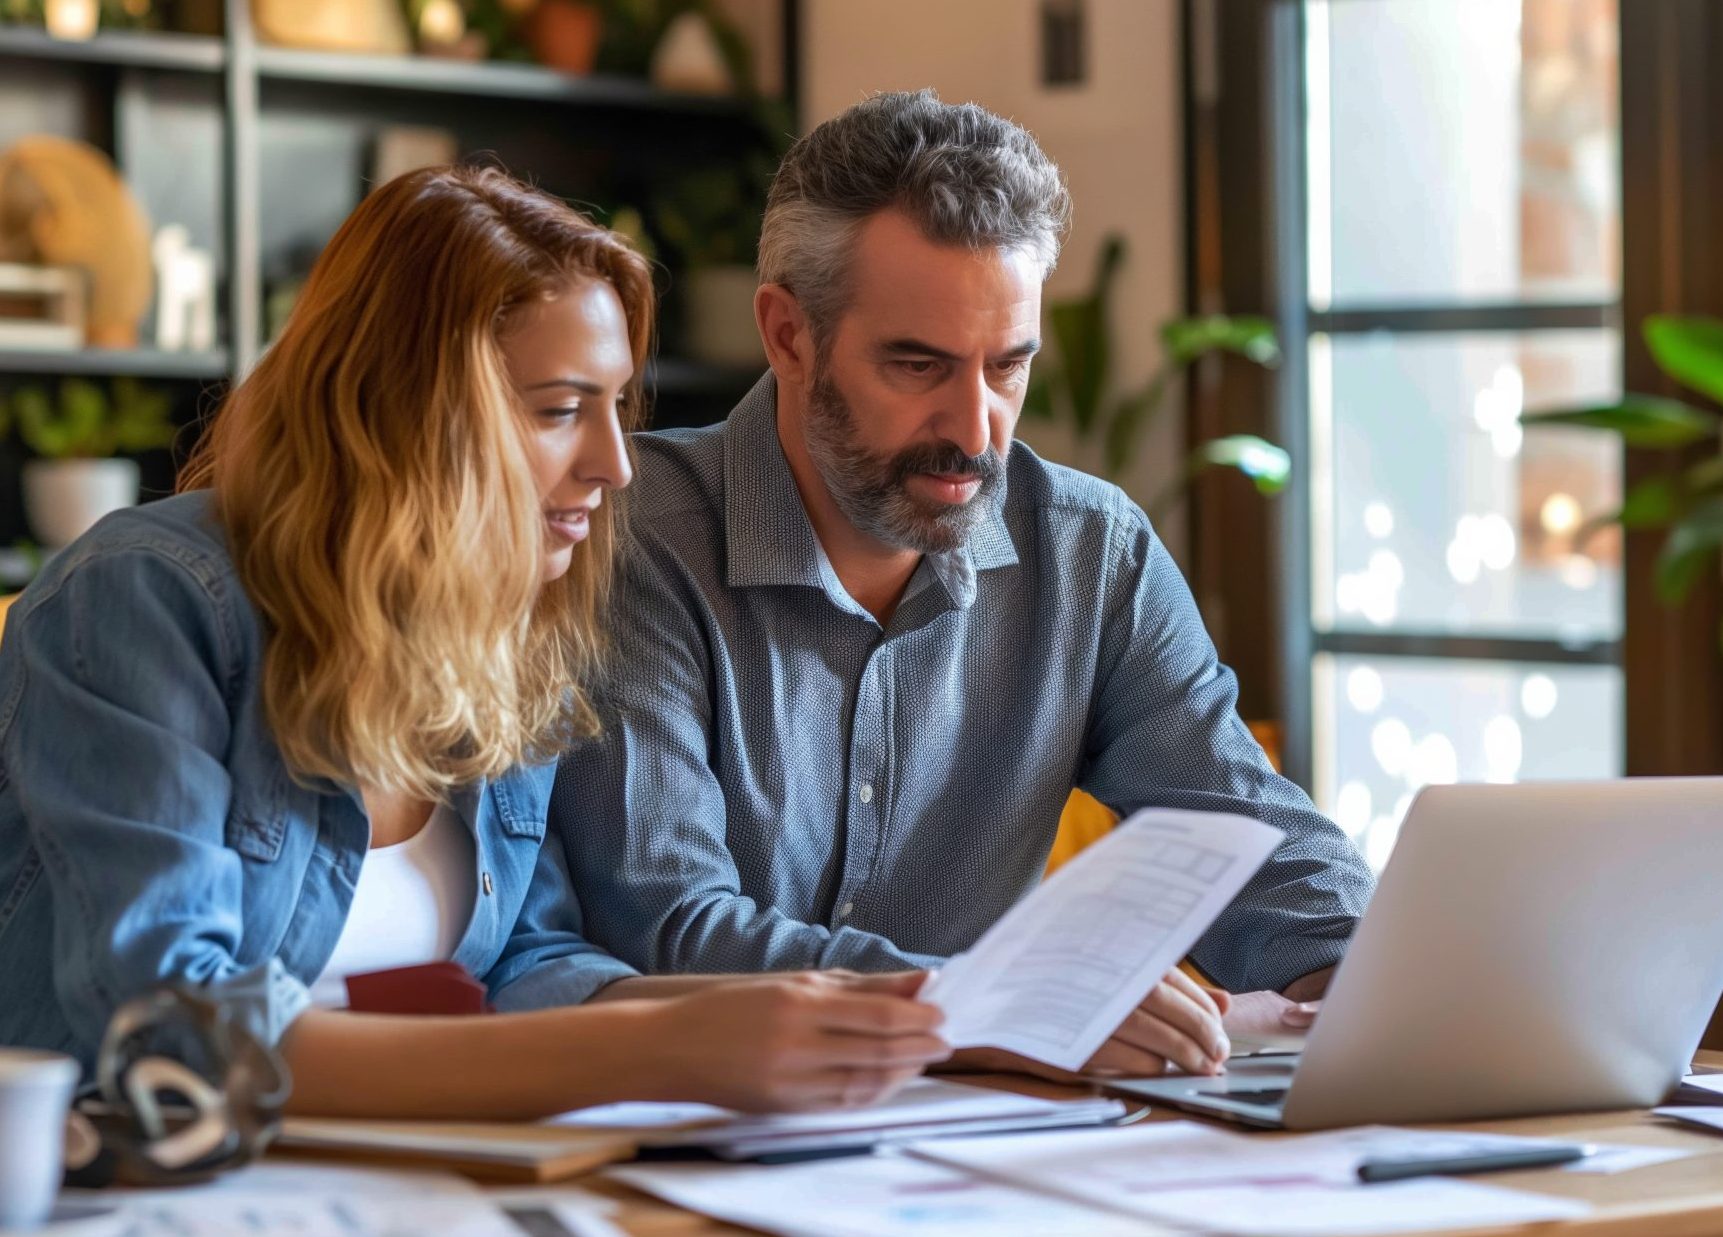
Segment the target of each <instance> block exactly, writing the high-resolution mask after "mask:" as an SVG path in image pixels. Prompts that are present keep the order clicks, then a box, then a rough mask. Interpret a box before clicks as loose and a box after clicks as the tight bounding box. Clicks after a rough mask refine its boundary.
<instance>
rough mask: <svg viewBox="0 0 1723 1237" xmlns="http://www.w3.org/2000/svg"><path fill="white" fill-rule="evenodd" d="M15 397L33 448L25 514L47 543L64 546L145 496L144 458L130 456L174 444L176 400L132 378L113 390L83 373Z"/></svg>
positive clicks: (16, 418) (16, 415)
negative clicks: (51, 389)
mask: <svg viewBox="0 0 1723 1237" xmlns="http://www.w3.org/2000/svg"><path fill="white" fill-rule="evenodd" d="M57 395H58V398H57V399H56V398H54V397H51V396H50V395H49V394H48V392H47V391H46V390H44V389H43V388H41V387H36V386H30V387H22V388H20V389H19V390H18V391H17V392H16V393H15V394H14V395H13V396H12V405H11V419H12V422H13V424H14V425H15V427H16V428H17V431H18V437H19V438H20V439H22V440H23V443H24V445H25V447H27V448H28V449H29V450H30V452H31V454H33V455H34V456H35V457H36V458H35V459H32V460H30V461H29V462H28V463H26V464H25V465H24V514H25V515H26V516H27V517H28V518H29V521H30V527H31V529H32V530H33V531H34V532H35V534H36V536H37V538H38V539H40V541H41V542H42V544H43V545H44V546H46V547H48V548H49V549H58V548H59V547H61V546H64V545H68V544H70V543H71V542H73V541H76V540H77V539H78V538H79V537H81V536H82V535H83V534H84V533H85V532H86V531H88V529H89V527H90V526H91V525H92V524H94V523H95V522H96V521H97V520H99V519H101V518H102V517H103V516H104V515H107V514H108V513H109V512H110V511H117V510H119V509H120V508H121V507H130V506H134V505H135V504H136V503H137V501H138V464H137V461H136V460H134V459H128V458H124V457H125V456H129V455H134V454H136V453H138V452H140V451H152V450H156V449H158V448H162V447H167V446H171V445H172V444H173V439H174V432H175V430H174V424H173V421H172V420H171V419H170V417H169V415H168V413H169V408H170V405H171V400H170V398H169V397H168V395H167V394H166V393H165V392H162V391H157V390H152V389H150V388H148V387H145V386H144V385H143V384H142V383H140V382H138V381H137V380H136V379H132V378H119V379H116V380H115V381H114V384H113V387H112V390H111V392H104V391H103V390H102V388H101V387H99V386H97V385H96V384H95V383H93V382H90V381H88V380H86V379H83V378H68V379H66V380H65V381H64V382H62V383H60V386H59V390H58V392H57Z"/></svg>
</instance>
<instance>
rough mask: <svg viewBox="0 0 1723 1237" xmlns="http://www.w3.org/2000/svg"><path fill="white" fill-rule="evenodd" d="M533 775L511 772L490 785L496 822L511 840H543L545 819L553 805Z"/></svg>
mask: <svg viewBox="0 0 1723 1237" xmlns="http://www.w3.org/2000/svg"><path fill="white" fill-rule="evenodd" d="M538 791H539V788H538V786H537V784H536V782H535V780H534V779H533V778H532V776H531V775H530V774H523V773H521V772H520V771H518V770H517V771H512V772H510V773H508V774H505V775H504V776H502V777H499V778H497V779H496V780H495V781H494V782H492V783H491V798H492V800H493V801H494V802H495V803H496V805H497V820H498V822H499V823H500V824H501V825H502V830H503V832H504V833H506V834H509V835H510V836H511V837H517V838H528V839H530V840H532V841H534V842H543V841H544V829H545V817H546V816H547V815H548V812H547V809H548V808H549V806H550V799H549V795H548V793H545V794H541V793H538Z"/></svg>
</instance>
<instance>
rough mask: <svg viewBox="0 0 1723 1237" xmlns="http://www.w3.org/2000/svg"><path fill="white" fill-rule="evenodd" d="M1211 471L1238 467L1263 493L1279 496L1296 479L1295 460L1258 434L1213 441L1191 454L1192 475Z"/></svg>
mask: <svg viewBox="0 0 1723 1237" xmlns="http://www.w3.org/2000/svg"><path fill="white" fill-rule="evenodd" d="M1210 468H1236V469H1237V470H1238V471H1239V472H1241V473H1243V474H1244V475H1245V476H1247V477H1249V478H1250V479H1251V482H1252V483H1253V484H1254V485H1255V486H1256V492H1257V493H1259V494H1278V493H1280V492H1281V491H1282V490H1284V489H1285V488H1286V485H1287V482H1288V481H1290V480H1291V479H1292V457H1291V456H1290V455H1288V454H1287V453H1286V451H1285V450H1284V449H1282V448H1280V447H1277V446H1275V445H1274V444H1273V443H1272V442H1269V441H1268V440H1267V439H1266V438H1258V437H1257V436H1256V435H1255V434H1229V435H1227V436H1226V437H1225V438H1211V439H1210V440H1209V441H1208V442H1205V443H1203V444H1202V446H1200V447H1198V448H1197V449H1196V450H1195V451H1193V452H1191V459H1190V469H1189V471H1190V475H1192V476H1196V475H1198V474H1199V473H1203V472H1206V471H1207V470H1208V469H1210Z"/></svg>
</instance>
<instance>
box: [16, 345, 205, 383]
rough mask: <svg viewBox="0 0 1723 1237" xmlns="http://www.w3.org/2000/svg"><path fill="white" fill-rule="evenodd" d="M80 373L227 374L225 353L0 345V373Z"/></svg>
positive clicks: (195, 377) (147, 375)
mask: <svg viewBox="0 0 1723 1237" xmlns="http://www.w3.org/2000/svg"><path fill="white" fill-rule="evenodd" d="M6 374H81V375H105V376H113V377H121V376H125V377H131V378H182V379H186V378H189V379H193V380H196V381H201V382H218V381H221V380H223V379H225V378H227V376H228V371H227V353H226V352H225V351H223V350H217V351H215V352H158V351H156V350H155V349H154V348H84V349H82V350H79V351H68V352H55V351H45V350H13V349H7V348H0V375H6Z"/></svg>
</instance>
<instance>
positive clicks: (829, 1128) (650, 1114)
mask: <svg viewBox="0 0 1723 1237" xmlns="http://www.w3.org/2000/svg"><path fill="white" fill-rule="evenodd" d="M610 1108H611V1110H612V1112H613V1113H614V1114H615V1115H616V1116H618V1117H621V1116H626V1117H631V1118H635V1119H637V1120H639V1121H640V1125H639V1126H638V1127H635V1129H634V1130H629V1129H626V1128H623V1129H622V1132H625V1133H633V1132H636V1131H637V1132H638V1133H639V1134H640V1135H641V1139H640V1140H641V1141H642V1142H648V1143H651V1144H652V1145H653V1146H658V1147H699V1148H703V1149H705V1150H709V1151H712V1152H715V1153H716V1154H719V1155H722V1156H725V1157H727V1158H732V1159H751V1158H754V1157H756V1156H760V1155H770V1154H779V1155H788V1154H804V1153H809V1152H815V1151H829V1150H834V1149H838V1148H844V1147H867V1146H872V1145H874V1144H876V1143H879V1142H883V1141H895V1140H901V1139H905V1138H912V1137H914V1138H926V1137H933V1136H939V1135H944V1134H950V1133H964V1134H980V1133H985V1132H989V1131H1005V1130H1023V1129H1047V1128H1052V1127H1063V1126H1071V1125H1085V1124H1087V1125H1094V1124H1098V1123H1100V1122H1102V1121H1108V1120H1112V1119H1114V1118H1116V1117H1120V1116H1123V1115H1124V1113H1125V1106H1124V1105H1123V1104H1122V1103H1120V1102H1119V1101H1117V1100H1111V1099H1105V1098H1087V1099H1080V1100H1046V1099H1040V1098H1037V1097H1035V1096H1029V1095H1017V1094H1014V1093H1012V1092H1009V1091H999V1090H995V1089H993V1088H990V1087H972V1086H968V1085H966V1084H964V1083H959V1082H949V1081H947V1080H945V1079H943V1078H917V1079H914V1080H913V1081H911V1082H910V1083H909V1084H908V1085H906V1086H905V1087H904V1088H903V1089H902V1090H901V1091H899V1092H898V1093H897V1094H896V1095H894V1096H893V1097H891V1098H890V1099H888V1100H886V1101H884V1102H883V1103H879V1104H873V1105H870V1106H868V1107H866V1108H852V1109H834V1110H827V1111H824V1112H804V1113H781V1114H773V1115H768V1116H750V1115H746V1114H742V1113H735V1112H730V1111H728V1110H726V1109H722V1108H711V1109H707V1110H706V1114H703V1116H704V1123H702V1124H694V1123H692V1122H690V1121H688V1120H686V1119H679V1118H686V1117H687V1116H689V1115H692V1114H693V1112H694V1108H695V1106H693V1105H686V1104H676V1105H647V1104H626V1105H612V1106H610ZM684 1110H685V1111H684ZM595 1111H596V1112H597V1114H598V1115H597V1116H595V1115H594V1114H595ZM713 1114H715V1115H716V1120H715V1118H714V1116H713ZM606 1116H607V1114H605V1113H604V1110H592V1109H585V1110H581V1111H577V1112H573V1113H568V1114H565V1115H564V1116H562V1117H558V1118H555V1121H556V1122H557V1123H559V1124H576V1125H579V1126H581V1127H583V1128H584V1127H588V1126H593V1125H596V1124H600V1123H603V1122H604V1121H605V1120H606ZM661 1117H662V1118H663V1119H662V1120H661V1119H660V1118H661ZM714 1122H715V1123H714ZM607 1128H622V1127H607Z"/></svg>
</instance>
